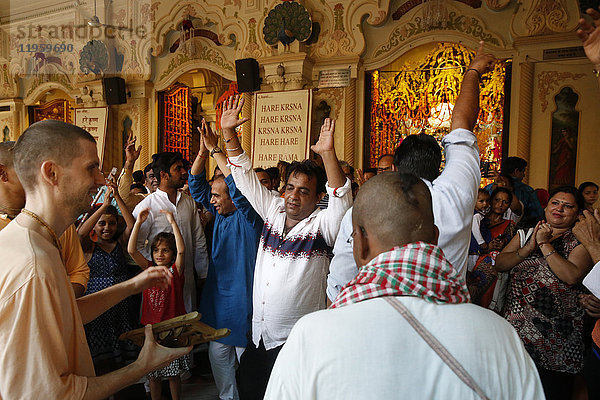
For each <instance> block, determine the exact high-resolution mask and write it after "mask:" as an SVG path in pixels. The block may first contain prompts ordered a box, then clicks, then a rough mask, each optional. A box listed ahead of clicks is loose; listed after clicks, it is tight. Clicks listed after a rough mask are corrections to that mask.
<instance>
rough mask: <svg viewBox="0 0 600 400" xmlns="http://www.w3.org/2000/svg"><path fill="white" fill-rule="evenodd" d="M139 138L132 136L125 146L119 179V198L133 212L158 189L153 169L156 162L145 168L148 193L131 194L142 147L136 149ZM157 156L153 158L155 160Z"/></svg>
mask: <svg viewBox="0 0 600 400" xmlns="http://www.w3.org/2000/svg"><path fill="white" fill-rule="evenodd" d="M136 140H137V138H136V137H135V136H133V134H132V135H130V136H129V138H127V143H126V144H125V164H124V165H123V171H122V172H121V176H120V177H119V196H121V198H122V199H123V201H124V202H125V205H126V206H127V208H129V210H133V209H134V208H135V206H137V205H138V204H139V203H140V202H141V201H142V200H144V199H145V198H146V197H147V196H148V195H149V194H151V193H154V192H155V191H156V189H158V180H157V179H156V176H155V175H154V170H153V169H152V166H153V163H154V161H152V162H151V163H150V164H148V165H146V167H145V168H144V180H145V183H144V184H145V186H146V188H147V189H148V193H131V184H132V183H133V167H134V165H135V162H136V161H137V159H138V158H139V157H140V152H141V151H142V146H141V145H140V146H138V147H137V148H136V147H135V142H136ZM155 156H156V154H155V155H154V156H153V158H154V157H155Z"/></svg>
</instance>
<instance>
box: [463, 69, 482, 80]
mask: <svg viewBox="0 0 600 400" xmlns="http://www.w3.org/2000/svg"><path fill="white" fill-rule="evenodd" d="M469 71H475V72H477V76H478V77H479V82H481V72H479V71H477V70H476V69H475V68H467V70H466V71H465V75H466V74H467V72H469Z"/></svg>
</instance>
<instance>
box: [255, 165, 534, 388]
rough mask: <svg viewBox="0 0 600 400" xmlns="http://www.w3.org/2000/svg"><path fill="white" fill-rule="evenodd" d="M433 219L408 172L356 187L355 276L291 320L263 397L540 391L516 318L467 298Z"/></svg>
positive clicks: (427, 195) (423, 189)
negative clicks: (324, 305)
mask: <svg viewBox="0 0 600 400" xmlns="http://www.w3.org/2000/svg"><path fill="white" fill-rule="evenodd" d="M433 220H434V215H433V210H432V207H431V192H430V190H429V188H428V187H427V185H426V183H425V182H423V181H422V180H421V179H419V178H418V177H416V176H415V175H412V174H406V173H398V172H387V173H384V174H379V175H377V176H375V177H374V178H372V179H369V181H368V182H366V183H365V184H364V185H363V187H362V188H361V189H360V191H359V192H358V195H357V196H356V201H355V203H354V208H353V210H352V228H353V233H352V241H351V242H352V245H353V248H354V259H355V261H356V264H357V265H360V266H361V267H360V269H359V272H358V275H357V276H356V278H354V279H353V280H352V281H351V282H350V283H349V284H348V285H347V286H346V287H345V288H344V289H343V290H342V292H341V293H340V295H339V296H338V298H337V299H336V301H335V302H334V303H333V305H332V307H331V309H329V310H323V311H318V312H315V313H312V314H310V315H307V316H305V317H303V318H302V319H300V321H298V322H297V323H296V325H295V326H294V328H293V329H292V332H291V333H290V335H289V338H288V340H287V342H286V343H285V345H284V346H283V349H282V350H281V352H280V353H279V356H278V357H277V361H276V362H275V367H274V368H273V373H272V374H271V379H270V381H269V386H268V389H267V393H266V396H265V398H266V399H269V400H279V399H286V400H296V399H297V400H307V399H461V400H464V399H485V398H487V399H494V400H514V399H530V400H541V399H543V398H544V391H543V389H542V385H541V383H540V379H539V377H538V373H537V370H536V368H535V365H534V364H533V361H532V360H531V357H529V355H528V354H527V352H526V351H525V347H524V346H523V343H522V342H521V339H520V338H519V336H518V335H517V332H516V331H515V330H514V328H513V327H512V326H511V325H510V324H509V323H508V322H507V321H506V320H505V319H504V318H502V317H500V316H499V315H497V314H495V313H494V312H492V311H490V310H486V309H484V308H482V307H479V306H476V305H474V304H472V303H470V301H469V292H468V290H467V286H466V284H465V281H464V280H463V279H462V277H461V276H460V274H459V273H458V271H456V270H455V269H454V268H453V267H452V266H451V265H450V263H449V262H448V260H447V259H446V257H444V254H443V252H442V251H441V250H440V248H439V247H438V246H436V242H437V236H438V230H437V228H436V226H435V225H434V223H433ZM428 340H429V341H428ZM436 341H437V343H434V342H436ZM441 349H444V350H446V351H447V353H446V354H445V355H444V354H443V353H442V354H440V351H441Z"/></svg>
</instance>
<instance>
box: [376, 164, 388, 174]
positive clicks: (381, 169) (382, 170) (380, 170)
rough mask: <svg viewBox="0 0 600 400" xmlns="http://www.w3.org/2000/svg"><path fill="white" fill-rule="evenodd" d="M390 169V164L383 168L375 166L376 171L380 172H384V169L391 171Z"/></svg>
mask: <svg viewBox="0 0 600 400" xmlns="http://www.w3.org/2000/svg"><path fill="white" fill-rule="evenodd" d="M391 170H392V166H391V165H390V166H387V167H383V168H379V167H377V173H378V174H380V173H382V172H386V171H391Z"/></svg>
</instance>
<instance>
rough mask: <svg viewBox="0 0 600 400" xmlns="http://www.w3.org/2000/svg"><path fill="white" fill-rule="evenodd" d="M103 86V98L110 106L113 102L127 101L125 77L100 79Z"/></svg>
mask: <svg viewBox="0 0 600 400" xmlns="http://www.w3.org/2000/svg"><path fill="white" fill-rule="evenodd" d="M102 86H103V87H104V98H105V99H106V104H107V105H109V106H111V105H114V104H125V103H127V92H126V90H127V89H126V88H125V79H123V78H119V77H116V76H115V77H112V78H104V79H103V80H102Z"/></svg>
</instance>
